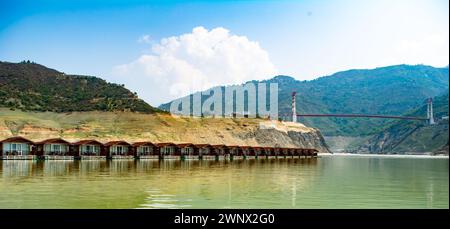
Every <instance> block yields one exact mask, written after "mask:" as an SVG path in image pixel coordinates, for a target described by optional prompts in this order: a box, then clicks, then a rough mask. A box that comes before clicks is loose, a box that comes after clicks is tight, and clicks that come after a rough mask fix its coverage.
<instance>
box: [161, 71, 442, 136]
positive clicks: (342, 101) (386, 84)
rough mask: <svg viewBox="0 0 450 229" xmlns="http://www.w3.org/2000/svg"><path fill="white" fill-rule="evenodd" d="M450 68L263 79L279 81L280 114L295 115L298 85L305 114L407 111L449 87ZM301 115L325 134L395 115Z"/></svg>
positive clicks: (380, 124)
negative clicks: (293, 105)
mask: <svg viewBox="0 0 450 229" xmlns="http://www.w3.org/2000/svg"><path fill="white" fill-rule="evenodd" d="M448 74H449V72H448V67H445V68H435V67H431V66H425V65H414V66H411V65H395V66H388V67H381V68H375V69H360V70H348V71H343V72H337V73H335V74H332V75H330V76H324V77H320V78H317V79H315V80H310V81H298V80H295V79H294V78H292V77H290V76H276V77H274V78H272V79H269V80H264V81H261V82H272V83H278V89H279V95H278V100H279V101H278V106H279V107H278V110H279V116H281V117H282V118H283V119H285V120H291V111H290V110H291V93H292V92H293V91H296V92H297V100H296V102H297V104H296V106H297V113H300V114H302V113H303V114H305V113H318V114H338V113H348V114H356V113H362V114H385V115H402V114H404V113H406V112H409V111H410V110H411V109H414V108H416V107H417V106H419V105H422V104H423V103H424V100H425V99H426V98H428V97H434V96H437V95H440V94H442V93H444V92H445V91H447V90H448V85H449V75H448ZM251 82H253V83H257V82H258V81H251ZM206 98H207V97H206ZM169 107H170V103H167V104H162V105H161V106H159V108H161V109H165V110H168V109H169ZM418 115H419V116H425V115H426V114H425V113H423V114H418ZM298 121H299V122H301V123H304V124H305V125H307V126H312V127H316V128H318V129H320V130H321V132H322V133H323V134H324V135H325V136H369V135H372V134H375V133H378V132H379V131H381V130H383V128H384V127H385V126H386V125H388V124H389V123H392V122H393V121H392V120H389V119H369V118H354V119H349V118H312V117H310V118H299V119H298Z"/></svg>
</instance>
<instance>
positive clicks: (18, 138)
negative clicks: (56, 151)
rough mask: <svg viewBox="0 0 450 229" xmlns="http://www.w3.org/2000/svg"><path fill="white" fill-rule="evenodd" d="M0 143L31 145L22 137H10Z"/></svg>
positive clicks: (29, 141)
mask: <svg viewBox="0 0 450 229" xmlns="http://www.w3.org/2000/svg"><path fill="white" fill-rule="evenodd" d="M0 142H1V143H3V142H21V143H22V142H24V143H33V142H32V141H31V140H28V139H26V138H24V137H20V136H16V137H11V138H7V139H3V140H2V141H0Z"/></svg>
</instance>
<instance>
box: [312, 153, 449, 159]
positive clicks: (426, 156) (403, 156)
mask: <svg viewBox="0 0 450 229" xmlns="http://www.w3.org/2000/svg"><path fill="white" fill-rule="evenodd" d="M317 156H319V157H321V156H325V157H330V156H331V157H333V156H337V157H346V156H347V157H387V158H434V159H449V155H416V154H362V153H319V154H317Z"/></svg>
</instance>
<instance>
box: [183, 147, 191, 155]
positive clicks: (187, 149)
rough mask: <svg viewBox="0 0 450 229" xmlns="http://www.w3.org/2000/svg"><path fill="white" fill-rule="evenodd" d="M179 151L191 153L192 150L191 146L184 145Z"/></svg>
mask: <svg viewBox="0 0 450 229" xmlns="http://www.w3.org/2000/svg"><path fill="white" fill-rule="evenodd" d="M181 153H183V154H192V153H193V150H192V148H191V147H184V148H182V149H181Z"/></svg>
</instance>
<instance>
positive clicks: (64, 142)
mask: <svg viewBox="0 0 450 229" xmlns="http://www.w3.org/2000/svg"><path fill="white" fill-rule="evenodd" d="M51 143H59V144H70V142H68V141H66V140H64V139H62V138H50V139H46V140H43V141H40V142H36V144H39V145H40V144H51Z"/></svg>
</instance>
